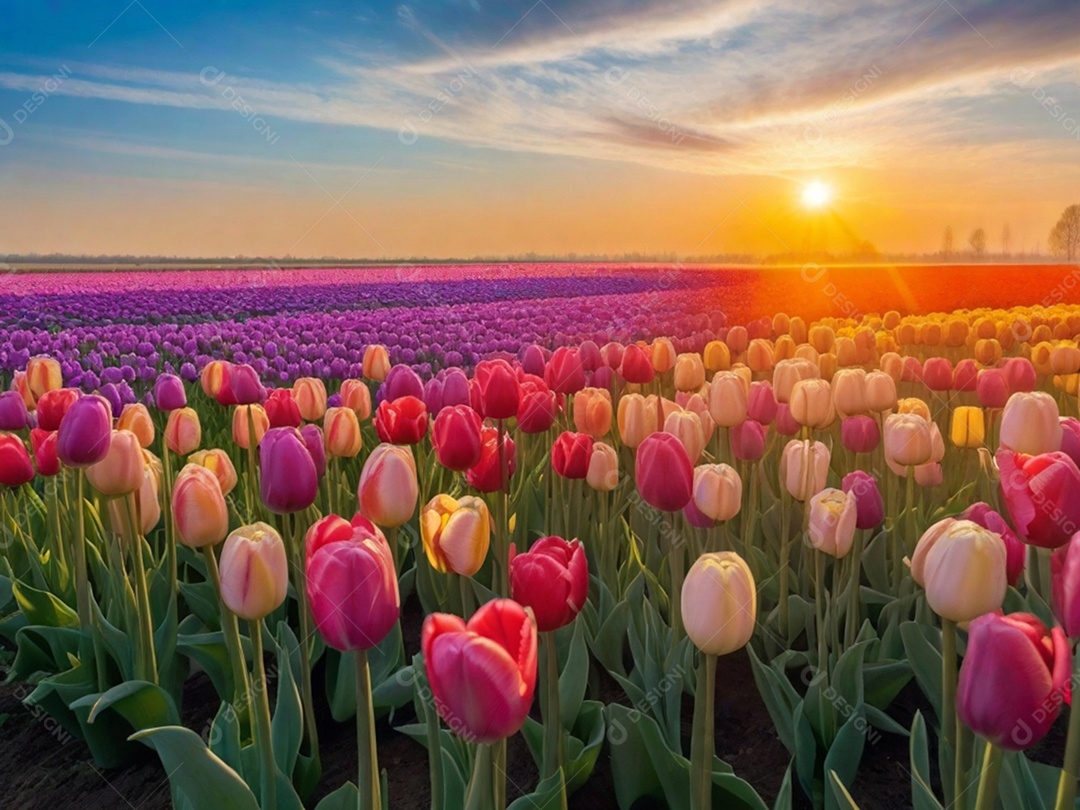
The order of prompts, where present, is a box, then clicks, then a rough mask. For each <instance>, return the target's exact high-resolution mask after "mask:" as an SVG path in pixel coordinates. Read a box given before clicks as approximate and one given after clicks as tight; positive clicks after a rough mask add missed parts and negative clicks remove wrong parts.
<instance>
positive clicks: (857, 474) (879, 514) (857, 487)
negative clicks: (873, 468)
mask: <svg viewBox="0 0 1080 810" xmlns="http://www.w3.org/2000/svg"><path fill="white" fill-rule="evenodd" d="M841 489H843V490H844V492H853V493H855V509H856V514H857V515H858V517H857V518H856V519H855V528H857V529H876V528H877V527H878V526H880V525H881V521H882V520H884V519H885V502H884V501H883V499H882V497H881V490H879V489H878V485H877V481H876V480H875V479H874V476H872V475H870V473H868V472H863V471H862V470H855V471H854V472H849V473H848V474H847V475H845V476H844V480H843V481H842V482H841Z"/></svg>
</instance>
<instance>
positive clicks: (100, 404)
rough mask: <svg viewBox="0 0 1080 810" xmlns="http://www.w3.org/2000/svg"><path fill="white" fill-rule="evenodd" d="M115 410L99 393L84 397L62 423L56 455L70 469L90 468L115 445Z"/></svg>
mask: <svg viewBox="0 0 1080 810" xmlns="http://www.w3.org/2000/svg"><path fill="white" fill-rule="evenodd" d="M112 421H113V420H112V411H111V408H110V406H109V403H108V401H107V400H106V399H105V398H104V397H102V396H99V395H97V394H92V395H89V396H85V397H80V398H79V399H77V400H75V402H73V403H72V404H71V407H70V408H68V410H67V413H65V414H64V418H63V419H62V420H61V421H60V430H59V433H58V435H57V437H56V455H57V457H58V458H59V459H60V460H61V461H62V462H63V463H64V464H66V465H67V466H68V467H89V466H90V465H92V464H97V463H98V462H99V461H101V460H102V459H103V458H105V456H106V455H107V454H108V452H109V445H110V444H111V442H112Z"/></svg>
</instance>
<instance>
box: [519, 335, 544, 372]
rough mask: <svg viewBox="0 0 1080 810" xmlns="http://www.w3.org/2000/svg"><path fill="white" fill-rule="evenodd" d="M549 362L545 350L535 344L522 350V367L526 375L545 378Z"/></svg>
mask: <svg viewBox="0 0 1080 810" xmlns="http://www.w3.org/2000/svg"><path fill="white" fill-rule="evenodd" d="M547 360H548V358H547V354H546V352H545V349H544V348H543V347H542V346H537V345H536V344H535V343H532V344H529V345H528V346H526V347H525V348H523V349H522V350H521V367H522V368H523V369H525V373H526V374H531V375H532V376H534V377H543V376H544V367H545V366H546V365H547Z"/></svg>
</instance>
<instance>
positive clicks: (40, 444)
mask: <svg viewBox="0 0 1080 810" xmlns="http://www.w3.org/2000/svg"><path fill="white" fill-rule="evenodd" d="M56 438H57V433H56V431H54V430H53V431H49V430H42V429H41V428H34V429H33V430H31V431H30V446H31V447H32V448H33V450H34V464H35V465H37V471H38V475H40V476H42V477H43V478H51V477H52V476H54V475H56V474H57V473H59V472H60V459H59V458H57V456H56ZM17 477H18V476H14V477H13V478H17Z"/></svg>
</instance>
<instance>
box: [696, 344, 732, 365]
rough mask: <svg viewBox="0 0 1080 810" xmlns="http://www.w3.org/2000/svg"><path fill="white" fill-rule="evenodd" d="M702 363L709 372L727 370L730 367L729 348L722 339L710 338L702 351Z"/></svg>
mask: <svg viewBox="0 0 1080 810" xmlns="http://www.w3.org/2000/svg"><path fill="white" fill-rule="evenodd" d="M702 357H703V363H704V365H705V368H706V370H708V371H710V372H716V371H727V370H728V369H729V368H730V367H731V350H730V349H729V348H728V347H727V344H726V343H724V342H723V341H722V340H710V341H709V342H708V343H706V344H705V350H704V352H702Z"/></svg>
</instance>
